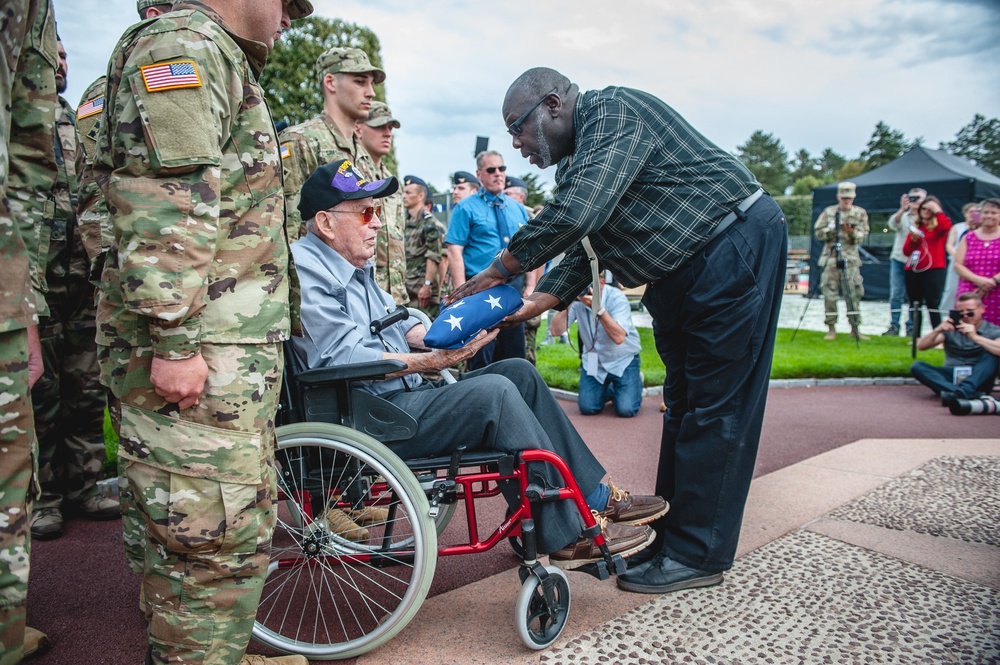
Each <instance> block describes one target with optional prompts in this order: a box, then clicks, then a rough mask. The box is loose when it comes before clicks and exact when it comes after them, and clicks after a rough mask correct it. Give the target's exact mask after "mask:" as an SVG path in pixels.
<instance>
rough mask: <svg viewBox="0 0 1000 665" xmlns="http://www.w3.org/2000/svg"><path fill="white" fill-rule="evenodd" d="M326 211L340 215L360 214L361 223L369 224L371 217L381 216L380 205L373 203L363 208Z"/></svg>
mask: <svg viewBox="0 0 1000 665" xmlns="http://www.w3.org/2000/svg"><path fill="white" fill-rule="evenodd" d="M327 212H333V213H337V214H340V215H361V223H362V224H371V222H372V219H374V218H375V217H378V218H379V219H381V218H382V206H381V205H374V206H368V207H367V208H365V209H364V210H328V211H327Z"/></svg>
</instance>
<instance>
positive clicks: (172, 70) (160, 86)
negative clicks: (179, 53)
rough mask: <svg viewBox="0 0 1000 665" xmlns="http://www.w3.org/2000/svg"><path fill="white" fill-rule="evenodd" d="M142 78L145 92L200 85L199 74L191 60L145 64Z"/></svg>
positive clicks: (198, 86) (197, 86)
mask: <svg viewBox="0 0 1000 665" xmlns="http://www.w3.org/2000/svg"><path fill="white" fill-rule="evenodd" d="M142 80H143V82H144V83H145V84H146V91H147V92H162V91H164V90H176V89H178V88H200V87H201V76H199V75H198V68H197V67H196V66H195V64H194V61H192V60H181V61H178V62H165V63H163V64H159V65H146V66H145V67H143V68H142Z"/></svg>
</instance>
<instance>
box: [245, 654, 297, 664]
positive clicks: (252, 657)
mask: <svg viewBox="0 0 1000 665" xmlns="http://www.w3.org/2000/svg"><path fill="white" fill-rule="evenodd" d="M240 665H309V660H308V659H307V658H306V657H305V656H272V657H271V658H265V657H264V656H258V655H256V654H246V655H244V656H243V660H241V661H240Z"/></svg>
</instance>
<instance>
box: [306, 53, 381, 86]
mask: <svg viewBox="0 0 1000 665" xmlns="http://www.w3.org/2000/svg"><path fill="white" fill-rule="evenodd" d="M368 72H371V74H372V76H373V77H374V78H375V83H381V82H382V81H384V80H385V72H383V71H382V70H381V69H379V68H378V67H375V66H374V65H372V63H371V61H370V60H369V59H368V54H367V53H365V52H364V51H362V50H361V49H359V48H347V47H343V46H337V47H334V48H332V49H330V50H329V51H327V52H326V53H324V54H323V55H321V56H319V58H317V59H316V74H317V75H319V77H320V78H322V77H324V76H326V75H327V74H366V73H368Z"/></svg>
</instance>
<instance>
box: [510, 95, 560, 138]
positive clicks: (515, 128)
mask: <svg viewBox="0 0 1000 665" xmlns="http://www.w3.org/2000/svg"><path fill="white" fill-rule="evenodd" d="M556 92H559V88H552V89H551V90H549V91H548V92H547V93H545V96H544V97H542V98H541V99H539V100H538V101H537V102H535V105H534V106H532V107H531V108H530V109H528V110H527V111H526V112H525V114H524V115H522V116H521V117H520V118H518V119H517V120H515V121H514V122H512V123H510V124H509V125H507V131H508V132H510V135H511V136H520V135H521V131H522V129H521V125H523V124H524V121H525V120H527V119H528V116H529V115H531V114H532V113H534V112H535V109H537V108H538V107H539V106H541V105H542V102H544V101H545V100H546V99H548V98H549V95H551V94H553V93H556Z"/></svg>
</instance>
